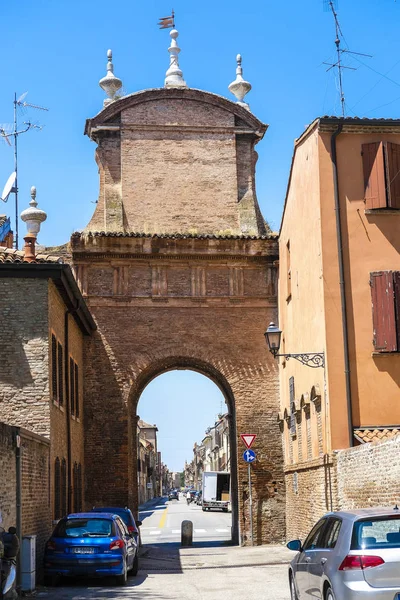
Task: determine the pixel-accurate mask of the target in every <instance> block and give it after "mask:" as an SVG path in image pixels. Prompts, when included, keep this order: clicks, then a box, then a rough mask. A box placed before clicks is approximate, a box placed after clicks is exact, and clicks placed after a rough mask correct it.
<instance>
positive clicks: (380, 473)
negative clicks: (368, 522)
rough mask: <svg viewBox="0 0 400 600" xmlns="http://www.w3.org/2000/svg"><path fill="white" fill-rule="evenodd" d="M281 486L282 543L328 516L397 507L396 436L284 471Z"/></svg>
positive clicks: (399, 444) (399, 460) (399, 448)
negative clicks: (284, 524) (283, 499)
mask: <svg viewBox="0 0 400 600" xmlns="http://www.w3.org/2000/svg"><path fill="white" fill-rule="evenodd" d="M285 481H286V522H287V528H286V540H287V541H289V540H291V539H296V538H300V539H304V538H305V537H306V535H307V534H308V532H309V531H310V529H311V527H312V526H313V524H314V523H315V522H316V521H317V520H318V519H319V518H320V517H321V516H322V515H323V514H324V513H326V512H328V511H330V510H351V509H355V508H365V507H371V506H387V507H393V506H395V504H397V505H400V436H397V437H395V438H393V439H391V440H388V441H384V442H378V443H369V444H363V445H362V446H356V447H354V448H348V449H346V450H340V451H337V452H334V453H333V454H332V455H325V456H321V457H319V458H318V459H315V460H313V461H308V462H305V463H301V464H296V465H290V466H287V467H286V469H285Z"/></svg>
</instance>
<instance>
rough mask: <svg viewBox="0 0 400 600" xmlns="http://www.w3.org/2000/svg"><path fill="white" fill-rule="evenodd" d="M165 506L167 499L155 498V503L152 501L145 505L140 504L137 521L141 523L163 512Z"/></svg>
mask: <svg viewBox="0 0 400 600" xmlns="http://www.w3.org/2000/svg"><path fill="white" fill-rule="evenodd" d="M167 504H168V498H157V499H156V500H155V501H153V500H152V501H150V502H148V503H147V504H142V505H141V506H139V519H140V520H141V521H143V519H144V518H146V517H151V515H152V514H154V513H157V512H161V511H163V510H165V508H166V506H167Z"/></svg>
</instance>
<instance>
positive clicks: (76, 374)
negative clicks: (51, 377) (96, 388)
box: [74, 363, 79, 417]
mask: <svg viewBox="0 0 400 600" xmlns="http://www.w3.org/2000/svg"><path fill="white" fill-rule="evenodd" d="M74 384H75V414H76V416H77V417H79V367H78V365H77V364H76V363H75V382H74Z"/></svg>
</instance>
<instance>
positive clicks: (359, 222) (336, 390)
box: [279, 117, 400, 535]
mask: <svg viewBox="0 0 400 600" xmlns="http://www.w3.org/2000/svg"><path fill="white" fill-rule="evenodd" d="M399 157H400V121H396V120H384V119H382V120H380V119H373V120H368V119H352V118H345V119H337V118H328V117H322V118H319V119H316V120H315V121H314V122H313V123H312V124H311V125H310V126H309V127H308V128H307V129H306V131H305V132H304V133H303V134H302V135H301V137H300V138H299V139H298V140H296V142H295V151H294V156H293V162H292V167H291V173H290V180H289V184H288V190H287V196H286V202H285V208H284V215H283V219H282V226H281V231H280V241H279V244H280V267H279V271H280V276H279V296H280V299H279V327H280V329H281V330H282V332H283V333H282V342H281V347H280V351H279V353H280V354H285V353H286V354H287V353H289V354H290V353H303V354H306V353H318V354H322V353H323V356H322V359H323V360H324V367H321V366H319V367H316V368H309V366H310V365H311V366H314V367H315V366H316V363H315V362H313V360H309V361H308V365H309V366H305V365H304V364H301V362H300V360H298V359H297V360H296V359H295V358H289V359H288V360H287V359H285V358H284V357H282V358H281V359H280V385H281V412H280V422H281V428H282V432H283V440H284V449H285V476H286V490H287V523H288V532H289V535H291V534H293V535H299V534H303V535H304V533H305V532H306V531H307V529H308V527H309V526H310V525H311V523H312V521H313V520H314V519H315V518H316V517H317V516H318V514H321V513H323V512H324V511H326V510H327V509H330V508H332V507H333V508H335V505H336V491H335V490H336V489H338V487H339V488H340V485H341V481H340V479H339V480H338V476H337V473H336V471H335V451H337V450H340V449H343V448H349V447H351V446H353V445H357V444H363V443H365V442H369V441H373V440H376V439H386V438H388V437H391V436H394V435H396V434H397V433H399V432H400V404H399V399H400V393H399V384H400V321H399V318H400V310H399V308H400V283H399V282H400V255H399V250H400V236H399V232H400V176H399V173H400V158H399ZM309 358H310V357H309ZM311 358H312V357H311ZM316 358H317V360H320V359H321V356H319V357H318V356H317V357H316ZM304 360H305V359H304V357H303V362H304ZM319 364H321V363H319ZM378 485H379V483H378ZM364 490H365V493H364ZM342 491H343V490H342ZM371 495H372V491H371V492H370V493H369V492H368V491H367V488H365V486H364V488H363V487H362V486H361V485H360V489H359V494H358V498H359V500H358V503H359V504H368V503H369V501H370V498H369V496H371ZM311 501H312V505H313V511H312V512H311V511H310V510H309V508H310V502H311Z"/></svg>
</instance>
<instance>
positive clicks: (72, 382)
mask: <svg viewBox="0 0 400 600" xmlns="http://www.w3.org/2000/svg"><path fill="white" fill-rule="evenodd" d="M74 367H75V363H74V360H73V359H72V358H71V357H69V404H70V409H71V415H74V414H75V369H74Z"/></svg>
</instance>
